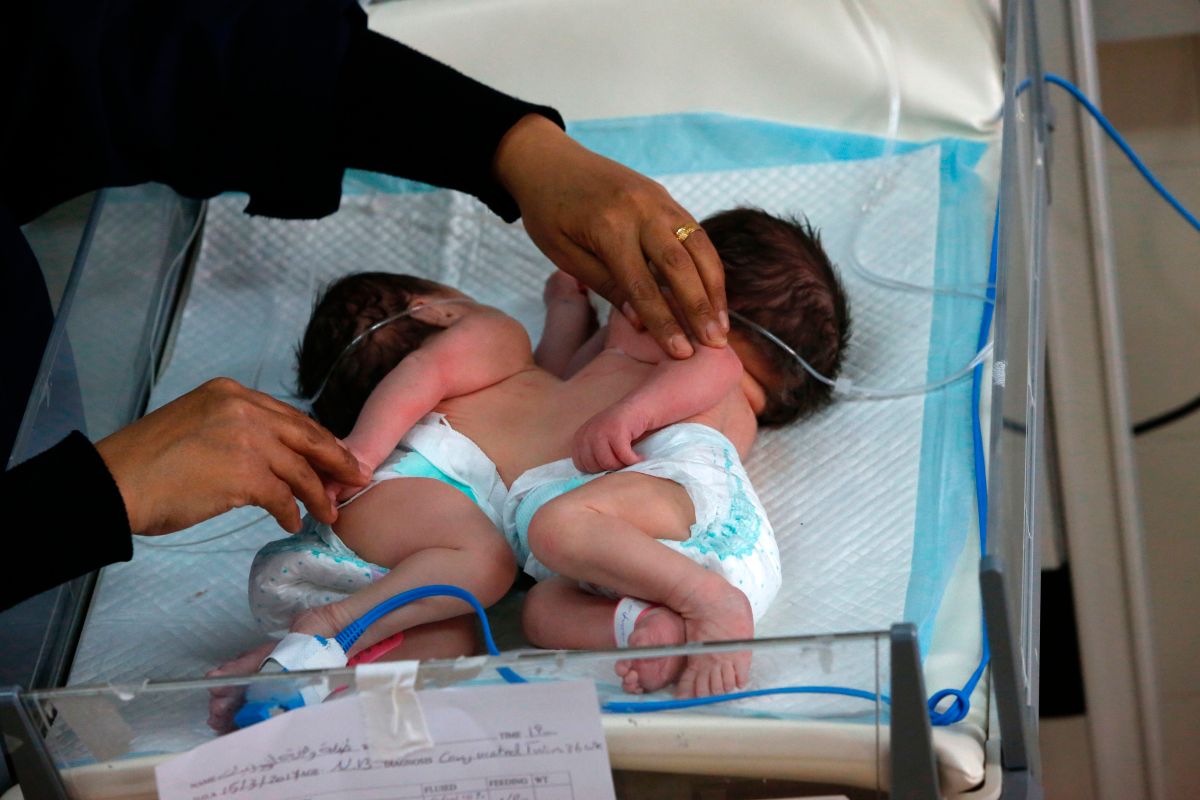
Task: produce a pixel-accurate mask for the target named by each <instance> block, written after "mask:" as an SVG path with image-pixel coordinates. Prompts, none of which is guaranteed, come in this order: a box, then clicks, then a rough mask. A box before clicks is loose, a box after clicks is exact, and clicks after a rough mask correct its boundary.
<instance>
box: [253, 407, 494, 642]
mask: <svg viewBox="0 0 1200 800" xmlns="http://www.w3.org/2000/svg"><path fill="white" fill-rule="evenodd" d="M397 478H430V479H433V480H439V481H442V482H443V483H445V484H448V485H449V486H452V487H454V488H455V489H458V490H459V491H460V492H462V493H463V494H464V495H466V496H467V497H469V498H470V499H471V500H472V501H473V502H474V503H475V504H476V505H477V506H479V508H480V509H481V510H482V511H483V513H485V514H487V516H488V518H489V519H490V520H491V521H492V524H494V525H495V526H496V527H497V528H499V527H500V525H501V523H502V514H501V511H502V509H503V507H504V502H505V498H506V496H507V493H508V490H507V488H506V487H505V485H504V481H502V480H501V479H500V475H499V473H498V472H496V465H495V464H493V463H492V461H491V459H489V458H488V457H487V456H486V455H484V454H483V451H482V450H480V449H479V447H478V446H477V445H476V444H475V443H474V442H472V441H471V440H470V439H468V438H467V437H466V436H463V435H462V434H461V433H459V432H458V431H456V430H454V429H453V428H452V427H450V423H449V422H447V421H446V418H445V416H444V415H442V414H427V415H426V416H425V417H424V418H422V419H421V421H420V422H418V423H417V424H416V425H414V426H413V427H412V429H411V430H409V432H408V434H406V435H405V437H404V439H402V440H401V442H400V445H399V447H397V448H396V451H395V452H394V453H392V455H391V456H389V457H388V459H387V460H386V461H384V462H383V464H381V465H380V466H379V468H378V469H376V470H375V474H374V475H373V476H372V481H371V484H370V486H368V487H367V489H364V490H363V492H360V493H359V495H358V496H357V497H361V496H362V495H363V494H365V493H366V492H367V491H369V490H370V489H371V488H373V487H375V486H378V485H379V484H380V483H382V482H384V481H388V480H395V479H397ZM357 497H356V498H355V499H357ZM387 572H388V570H387V569H385V568H384V567H381V566H379V565H377V564H372V563H370V562H367V561H363V560H362V559H361V558H359V557H358V556H357V555H355V553H354V551H353V550H351V549H350V548H349V547H347V546H346V544H345V543H344V542H343V541H342V540H341V539H340V538H338V535H337V534H336V533H334V532H333V529H332V528H330V527H329V526H328V525H325V524H322V523H320V522H317V521H316V520H314V519H312V518H311V517H305V519H304V527H303V528H301V530H300V533H297V534H296V535H295V536H289V537H287V538H286V539H279V540H277V541H274V542H270V543H268V544H267V545H266V546H265V547H263V548H262V549H261V550H259V551H258V554H257V555H256V556H255V557H254V563H253V564H252V565H251V566H250V610H251V612H252V613H253V614H254V620H255V622H257V623H258V625H259V627H260V628H262V629H263V630H264V631H265V632H267V633H271V634H276V633H280V632H283V631H286V630H287V629H288V627H289V626H290V625H291V622H292V619H293V618H294V617H295V616H296V615H297V614H299V613H300V612H301V611H304V610H305V609H309V608H313V607H316V606H323V605H326V604H328V603H334V602H337V601H339V600H342V599H344V598H346V597H347V596H349V595H351V594H353V593H354V592H356V591H358V590H359V589H361V588H363V587H364V586H367V585H368V584H370V583H371V582H373V581H375V580H378V579H379V578H380V576H382V575H386V574H387Z"/></svg>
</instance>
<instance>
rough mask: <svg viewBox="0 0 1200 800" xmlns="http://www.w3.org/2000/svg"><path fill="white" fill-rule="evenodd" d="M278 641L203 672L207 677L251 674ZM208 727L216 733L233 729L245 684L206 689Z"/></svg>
mask: <svg viewBox="0 0 1200 800" xmlns="http://www.w3.org/2000/svg"><path fill="white" fill-rule="evenodd" d="M276 644H278V642H266V643H265V644H263V645H261V646H259V647H256V648H254V649H253V650H249V651H247V652H245V653H242V654H241V655H240V656H238V657H237V658H235V659H234V660H233V661H229V662H226V663H224V664H222V665H221V666H219V667H217V668H216V669H212V670H209V671H208V672H206V673H205V677H208V678H220V677H225V676H237V675H253V674H254V673H255V672H258V668H259V665H261V664H262V662H263V659H264V658H266V657H267V656H269V655H270V654H271V651H272V650H274V649H275V645H276ZM208 694H209V699H208V727H210V728H212V729H213V730H214V731H216V732H217V733H229V732H230V731H232V730H233V729H234V725H233V716H234V714H236V713H237V712H238V709H240V708H241V707H242V705H243V704H244V703H245V701H246V687H245V686H221V687H218V688H216V689H209V690H208Z"/></svg>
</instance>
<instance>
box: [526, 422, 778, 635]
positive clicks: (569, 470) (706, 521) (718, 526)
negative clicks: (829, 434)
mask: <svg viewBox="0 0 1200 800" xmlns="http://www.w3.org/2000/svg"><path fill="white" fill-rule="evenodd" d="M633 449H634V451H636V452H637V453H638V454H639V455H641V456H642V458H643V460H642V461H641V462H639V463H637V464H634V465H633V466H630V467H625V468H624V469H622V470H619V471H620V472H640V473H643V474H645V475H653V476H654V477H657V478H665V479H667V480H669V481H674V482H675V483H678V484H679V485H680V486H682V487H683V488H684V490H685V491H686V492H687V493H688V497H690V498H691V500H692V505H693V506H694V507H695V515H696V521H695V523H694V524H693V525H692V529H691V536H690V537H689V538H688V539H687V540H685V541H682V542H680V541H674V540H671V539H660V540H659V541H661V542H662V543H663V545H664V546H666V547H669V548H671V549H672V550H675V551H677V552H679V553H682V554H683V555H685V556H687V557H688V558H689V559H691V560H692V561H694V562H696V563H697V564H699V565H700V566H702V567H704V568H705V569H708V570H711V571H713V572H715V573H717V574H718V575H721V576H722V577H723V578H725V580H727V581H729V583H731V584H733V585H734V586H736V587H738V588H739V589H741V590H742V592H743V593H745V595H746V597H747V598H748V599H749V600H750V606H751V608H752V609H753V611H754V619H755V620H758V618H759V617H761V616H762V614H763V612H765V611H766V610H767V607H768V606H769V605H770V604H771V601H772V600H773V599H774V598H775V595H776V593H777V592H778V591H779V586H780V582H781V580H782V577H781V571H780V567H779V549H778V547H777V546H776V544H775V533H774V531H773V530H772V529H771V523H770V522H768V521H767V514H766V511H764V510H763V506H762V503H761V502H760V501H759V499H758V495H756V494H755V493H754V489H753V487H752V486H751V485H750V478H749V477H748V476H747V475H746V470H745V467H743V466H742V462H741V459H740V458H739V457H738V454H737V450H736V448H734V446H733V443H732V442H730V441H729V439H727V438H726V437H725V436H723V435H722V434H721V433H720V432H719V431H717V430H715V429H713V428H710V427H708V426H707V425H699V424H695V423H680V424H677V425H671V426H669V427H667V428H663V429H662V430H660V431H656V432H655V433H652V434H651V435H649V436H647V437H646V438H645V439H643V440H642V441H640V442H638V443H637V444H636V445H634V448H633ZM605 474H608V473H598V474H593V475H589V474H585V473H581V472H580V471H579V470H577V469H576V468H575V466H574V464H572V462H571V459H569V458H568V459H563V460H561V461H555V462H553V463H550V464H545V465H543V466H540V467H535V468H534V469H531V470H529V471H528V472H526V473H525V474H523V475H521V477H519V478H517V480H516V482H514V483H513V485H512V488H511V489H510V490H509V492H508V500H507V502H506V503H505V504H504V528H503V530H504V535H505V536H506V537H507V538H508V541H509V544H510V545H511V546H512V548H513V552H514V553H515V554H516V556H517V563H518V564H522V565H524V569H525V572H527V573H528V574H530V575H532V576H533V577H534V578H535V579H537V580H539V581H540V580H545V579H546V578H548V577H551V576H552V575H553V574H554V573H553V572H551V571H550V570H549V569H547V568H546V567H545V565H543V564H542V563H541V562H539V561H538V560H537V557H536V556H534V555H533V554H532V553H531V552H530V551H529V538H528V534H529V523H530V521H531V520H532V519H533V515H534V514H535V513H537V511H538V509H540V508H541V507H542V506H544V505H545V504H546V503H548V502H550V501H551V500H553V499H554V498H556V497H558V496H560V495H563V494H565V493H567V492H569V491H571V490H572V489H575V488H577V487H579V486H582V485H583V484H585V483H587V482H588V481H591V480H594V479H596V478H598V477H600V476H601V475H605ZM588 588H594V587H588Z"/></svg>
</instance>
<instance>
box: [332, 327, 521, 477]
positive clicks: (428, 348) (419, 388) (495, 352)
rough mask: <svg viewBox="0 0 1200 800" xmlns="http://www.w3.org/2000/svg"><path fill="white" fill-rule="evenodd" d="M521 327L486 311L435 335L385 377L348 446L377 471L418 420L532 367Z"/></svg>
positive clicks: (347, 442) (364, 406)
mask: <svg viewBox="0 0 1200 800" xmlns="http://www.w3.org/2000/svg"><path fill="white" fill-rule="evenodd" d="M529 360H530V355H529V338H528V336H527V335H526V334H525V329H524V328H522V327H521V324H520V323H519V322H517V321H516V320H514V319H512V318H511V317H507V316H505V315H504V314H501V313H500V312H499V311H495V310H493V309H487V310H483V311H480V312H477V313H474V314H471V315H469V316H467V317H464V318H463V319H461V320H460V321H458V322H456V323H455V324H453V325H452V326H451V327H449V328H447V329H446V330H444V331H441V332H439V333H435V334H434V335H433V336H431V337H430V338H429V339H428V340H426V342H425V343H424V344H423V345H421V347H420V348H418V349H417V350H416V351H415V352H413V353H411V354H409V355H408V356H406V357H405V358H404V360H403V361H401V362H400V363H399V364H397V365H396V366H395V367H394V368H393V369H392V371H391V372H389V373H388V374H387V375H386V376H384V378H383V380H382V381H380V382H379V385H378V386H376V387H375V389H374V391H372V392H371V395H370V397H368V398H367V402H366V403H365V404H364V405H363V410H362V412H361V413H360V414H359V415H358V421H357V422H355V423H354V430H352V431H351V432H350V435H349V436H348V437H346V446H347V447H349V448H350V450H351V452H353V453H354V454H355V455H356V456H358V458H359V460H360V461H362V462H363V463H364V464H366V466H367V467H368V468H370V469H372V470H374V469H375V468H376V467H378V466H379V465H380V464H381V463H383V460H384V459H385V458H387V457H388V455H389V454H390V453H391V452H392V451H393V450H394V449H395V448H396V445H397V444H399V442H400V439H401V438H402V437H403V436H404V434H405V433H407V432H408V429H409V428H411V427H412V426H413V425H414V424H415V423H416V422H417V420H419V419H421V417H423V416H425V415H426V414H428V413H429V412H430V411H432V410H433V409H434V408H435V407H436V406H437V405H438V404H439V403H441V402H442V401H443V400H448V399H449V398H451V397H458V396H460V395H464V394H470V393H471V392H476V391H479V390H480V389H484V388H486V387H488V386H491V385H493V384H496V383H499V382H500V381H502V380H504V379H505V378H508V377H510V376H512V375H514V374H516V373H517V372H519V371H521V370H522V369H524V368H525V367H527V366H528V365H529Z"/></svg>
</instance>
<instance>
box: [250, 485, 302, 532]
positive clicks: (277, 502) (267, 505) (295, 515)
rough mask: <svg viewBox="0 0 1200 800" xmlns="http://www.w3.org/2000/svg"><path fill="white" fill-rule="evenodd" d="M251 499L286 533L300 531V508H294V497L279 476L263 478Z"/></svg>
mask: <svg viewBox="0 0 1200 800" xmlns="http://www.w3.org/2000/svg"><path fill="white" fill-rule="evenodd" d="M251 501H252V502H253V503H254V505H256V506H260V507H261V508H264V509H266V511H267V513H268V514H270V515H271V516H272V517H274V518H275V521H276V522H278V523H279V527H281V528H283V529H284V530H285V531H287V532H288V533H298V532H299V531H300V509H298V508H296V498H295V496H294V495H293V494H292V490H291V488H290V487H289V486H288V485H287V484H286V483H284V482H283V481H282V480H280V479H279V478H273V479H266V480H264V481H263V482H262V483H261V485H260V487H259V489H258V491H256V492H255V493H254V495H253V496H252V499H251Z"/></svg>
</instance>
